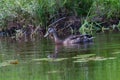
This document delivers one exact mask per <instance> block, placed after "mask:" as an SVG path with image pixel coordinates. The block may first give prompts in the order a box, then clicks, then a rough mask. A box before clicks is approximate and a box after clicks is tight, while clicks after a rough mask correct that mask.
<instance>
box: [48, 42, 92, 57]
mask: <svg viewBox="0 0 120 80" xmlns="http://www.w3.org/2000/svg"><path fill="white" fill-rule="evenodd" d="M92 46H93V42H91V43H84V44H70V45H66V46H63V45H55V47H54V51H53V53H50V54H49V55H48V56H47V57H48V58H59V57H72V56H75V55H78V54H89V53H90V52H91V47H92Z"/></svg>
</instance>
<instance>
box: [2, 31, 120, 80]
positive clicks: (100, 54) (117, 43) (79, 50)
mask: <svg viewBox="0 0 120 80" xmlns="http://www.w3.org/2000/svg"><path fill="white" fill-rule="evenodd" d="M119 74H120V35H119V33H109V34H97V35H96V36H95V39H94V42H93V43H90V44H80V45H73V46H56V45H54V43H53V42H52V41H51V40H50V39H39V40H36V41H29V42H18V41H13V40H10V39H4V40H3V39H1V40H0V79H1V80H119V79H120V76H119Z"/></svg>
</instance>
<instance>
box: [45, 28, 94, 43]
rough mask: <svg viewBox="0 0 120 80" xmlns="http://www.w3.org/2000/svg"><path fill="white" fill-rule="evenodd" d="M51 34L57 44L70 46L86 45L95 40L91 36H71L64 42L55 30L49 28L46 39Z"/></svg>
mask: <svg viewBox="0 0 120 80" xmlns="http://www.w3.org/2000/svg"><path fill="white" fill-rule="evenodd" d="M49 34H52V35H53V37H54V41H55V44H64V45H68V44H78V43H86V42H91V41H92V39H93V37H92V36H89V35H71V36H69V37H68V38H66V39H64V40H61V39H60V38H59V37H58V35H57V33H56V31H55V29H54V28H49V29H48V31H47V33H46V34H45V36H44V37H46V36H47V35H49Z"/></svg>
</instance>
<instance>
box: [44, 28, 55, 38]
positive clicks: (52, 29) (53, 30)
mask: <svg viewBox="0 0 120 80" xmlns="http://www.w3.org/2000/svg"><path fill="white" fill-rule="evenodd" d="M55 31H56V30H55V28H52V27H51V28H48V30H47V32H46V34H45V35H44V37H47V36H48V35H49V34H52V33H54V32H55Z"/></svg>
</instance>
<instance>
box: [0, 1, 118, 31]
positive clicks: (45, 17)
mask: <svg viewBox="0 0 120 80" xmlns="http://www.w3.org/2000/svg"><path fill="white" fill-rule="evenodd" d="M119 9H120V0H74V1H73V0H0V27H4V26H5V24H7V21H13V20H14V19H17V20H18V21H21V20H23V19H25V23H26V24H28V23H30V21H31V22H32V23H34V24H36V25H42V26H48V25H49V24H50V20H51V19H52V22H53V21H55V20H57V19H58V18H60V17H61V15H60V14H61V13H62V14H63V13H64V14H67V15H75V16H80V17H86V19H87V20H89V21H92V20H93V19H94V18H100V17H104V16H105V17H107V18H112V17H120V10H119ZM94 20H96V19H94ZM83 21H84V20H83ZM84 24H89V23H86V22H85V23H84ZM89 25H90V29H91V26H92V24H89ZM83 26H84V25H83ZM83 26H82V27H83ZM92 27H93V26H92ZM83 33H84V32H83Z"/></svg>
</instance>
